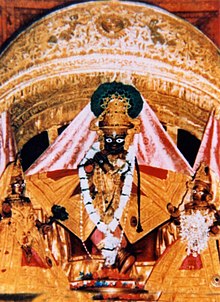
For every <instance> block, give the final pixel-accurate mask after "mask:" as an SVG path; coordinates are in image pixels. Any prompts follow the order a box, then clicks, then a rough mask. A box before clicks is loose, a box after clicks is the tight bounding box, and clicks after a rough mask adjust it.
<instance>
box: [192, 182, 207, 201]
mask: <svg viewBox="0 0 220 302" xmlns="http://www.w3.org/2000/svg"><path fill="white" fill-rule="evenodd" d="M208 195H210V193H209V191H208V190H207V188H206V187H205V186H204V185H202V184H198V185H196V186H194V187H193V190H192V198H193V201H206V200H207V196H208Z"/></svg>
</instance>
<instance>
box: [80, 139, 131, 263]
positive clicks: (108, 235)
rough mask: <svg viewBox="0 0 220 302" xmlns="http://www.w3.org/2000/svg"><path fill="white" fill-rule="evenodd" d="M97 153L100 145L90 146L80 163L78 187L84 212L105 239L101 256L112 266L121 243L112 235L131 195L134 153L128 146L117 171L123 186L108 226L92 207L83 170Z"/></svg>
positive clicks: (86, 178) (87, 182) (97, 143)
mask: <svg viewBox="0 0 220 302" xmlns="http://www.w3.org/2000/svg"><path fill="white" fill-rule="evenodd" d="M99 151H100V143H99V142H96V143H94V144H93V145H92V147H91V148H90V149H89V151H88V152H87V154H86V156H85V157H84V159H83V160H82V161H81V163H80V166H79V177H80V185H81V191H82V199H83V203H84V206H85V208H86V211H87V213H88V215H89V217H90V219H91V220H92V222H93V223H94V224H95V225H96V227H97V229H98V230H99V231H101V232H102V233H103V234H104V235H105V238H104V239H103V244H104V247H103V249H102V255H103V257H104V258H105V263H106V265H112V264H114V262H115V258H116V256H117V251H118V246H119V244H120V241H121V240H120V239H119V238H117V237H115V236H113V234H112V233H114V231H115V230H116V228H117V226H118V225H119V222H120V219H121V217H122V214H123V210H124V208H125V206H126V205H127V202H128V200H129V197H130V194H131V189H132V182H133V172H134V167H135V152H134V147H133V146H130V147H129V149H128V153H127V155H126V159H125V165H123V166H122V167H121V168H120V169H119V170H118V173H120V174H124V176H125V179H124V184H123V187H122V192H121V196H120V201H119V206H118V208H117V209H116V210H115V212H114V215H113V218H112V220H111V221H110V222H109V223H108V224H106V223H105V222H103V221H102V220H101V217H100V215H99V213H98V212H97V210H96V209H95V207H94V205H93V199H92V197H91V195H90V191H89V181H88V176H87V174H86V172H85V169H84V164H85V163H86V161H87V160H89V159H91V158H93V157H94V155H95V154H96V153H97V152H99Z"/></svg>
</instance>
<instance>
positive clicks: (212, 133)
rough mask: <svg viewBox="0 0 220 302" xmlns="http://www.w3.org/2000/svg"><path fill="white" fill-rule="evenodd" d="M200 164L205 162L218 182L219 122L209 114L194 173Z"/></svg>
mask: <svg viewBox="0 0 220 302" xmlns="http://www.w3.org/2000/svg"><path fill="white" fill-rule="evenodd" d="M201 162H205V163H206V164H207V165H208V166H209V168H210V169H211V170H212V172H214V173H215V175H216V176H217V177H218V179H219V180H220V120H217V118H215V113H214V111H213V112H212V113H211V114H210V117H209V120H208V123H207V125H206V128H205V131H204V134H203V137H202V141H201V144H200V148H199V151H198V153H197V156H196V160H195V164H194V166H193V170H194V171H196V170H197V169H198V167H199V165H200V163H201Z"/></svg>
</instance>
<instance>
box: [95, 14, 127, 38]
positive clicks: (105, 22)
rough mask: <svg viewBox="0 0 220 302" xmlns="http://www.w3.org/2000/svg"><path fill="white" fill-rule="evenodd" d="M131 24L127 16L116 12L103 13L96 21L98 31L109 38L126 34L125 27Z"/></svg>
mask: <svg viewBox="0 0 220 302" xmlns="http://www.w3.org/2000/svg"><path fill="white" fill-rule="evenodd" d="M129 25H130V22H129V20H128V19H127V18H125V17H124V18H122V17H121V16H119V15H116V14H106V15H102V16H101V17H99V18H98V19H97V21H96V26H97V29H98V31H99V32H100V33H101V34H103V35H105V36H107V37H109V38H119V37H121V36H123V35H125V29H126V28H127V27H128V26H129Z"/></svg>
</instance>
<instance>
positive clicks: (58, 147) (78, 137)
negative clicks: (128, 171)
mask: <svg viewBox="0 0 220 302" xmlns="http://www.w3.org/2000/svg"><path fill="white" fill-rule="evenodd" d="M93 118H94V116H93V114H92V112H91V110H90V104H88V105H87V106H86V107H85V108H84V109H83V110H82V111H81V112H80V113H79V114H78V116H77V117H76V118H75V119H74V120H73V121H72V122H71V123H70V125H69V126H68V127H67V128H66V129H65V130H64V131H63V133H62V134H61V135H60V136H59V137H58V138H57V139H56V140H55V142H54V143H53V144H52V145H51V146H49V147H48V149H47V150H46V151H45V152H44V153H43V154H42V155H41V156H40V157H39V158H38V159H37V160H36V161H35V162H34V163H33V165H32V166H31V167H30V168H29V169H28V170H27V171H26V175H33V174H36V173H42V172H48V171H55V170H63V169H77V166H78V164H79V163H80V161H81V160H82V158H83V156H84V155H85V153H86V151H88V149H89V148H90V147H91V145H92V144H93V142H94V141H95V140H97V135H96V133H95V132H94V131H90V130H89V125H90V122H91V121H92V119H93ZM140 118H141V121H142V126H141V133H140V134H138V135H136V137H135V141H134V143H135V145H136V146H137V151H138V152H137V159H138V162H139V164H140V165H146V166H151V167H155V168H160V169H165V170H171V171H174V172H180V173H185V174H188V175H192V174H193V170H192V168H191V167H190V165H189V164H188V162H187V161H186V160H185V158H184V157H183V155H182V154H181V153H180V151H179V150H178V149H177V147H176V146H175V144H174V143H173V142H172V140H171V138H170V137H169V135H168V134H167V133H166V132H165V130H164V129H163V127H162V125H161V124H160V122H159V120H158V118H157V116H156V115H155V113H154V112H153V111H152V109H151V108H150V107H149V105H148V104H147V103H146V102H145V103H144V106H143V110H142V112H141V115H140Z"/></svg>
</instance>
